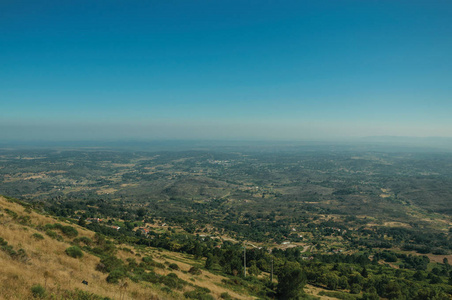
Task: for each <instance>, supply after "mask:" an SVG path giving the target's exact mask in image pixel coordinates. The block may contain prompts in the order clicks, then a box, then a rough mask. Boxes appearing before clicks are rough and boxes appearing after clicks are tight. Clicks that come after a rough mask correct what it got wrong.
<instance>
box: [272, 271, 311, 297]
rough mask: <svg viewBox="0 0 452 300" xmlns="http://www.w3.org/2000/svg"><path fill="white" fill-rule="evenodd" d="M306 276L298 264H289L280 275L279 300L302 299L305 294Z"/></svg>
mask: <svg viewBox="0 0 452 300" xmlns="http://www.w3.org/2000/svg"><path fill="white" fill-rule="evenodd" d="M305 284H306V276H305V274H304V273H303V271H302V270H301V267H300V265H299V264H298V263H296V262H287V263H286V264H285V265H284V267H283V268H282V269H281V270H280V272H279V274H278V286H277V288H276V289H277V294H278V299H284V300H292V299H300V298H301V296H302V295H303V294H304V292H303V287H304V285H305Z"/></svg>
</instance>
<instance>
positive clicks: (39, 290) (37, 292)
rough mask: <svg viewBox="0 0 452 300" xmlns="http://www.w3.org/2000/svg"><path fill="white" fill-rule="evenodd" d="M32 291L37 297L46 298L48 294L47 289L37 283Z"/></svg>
mask: <svg viewBox="0 0 452 300" xmlns="http://www.w3.org/2000/svg"><path fill="white" fill-rule="evenodd" d="M31 293H32V294H33V297H35V298H44V297H45V295H46V290H45V288H44V287H43V286H42V285H40V284H35V285H33V286H32V287H31Z"/></svg>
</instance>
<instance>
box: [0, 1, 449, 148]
mask: <svg viewBox="0 0 452 300" xmlns="http://www.w3.org/2000/svg"><path fill="white" fill-rule="evenodd" d="M451 16H452V2H450V1H435V0H434V1H397V0H392V1H389V0H388V1H376V0H368V1H367V0H366V1H337V0H334V1H333V0H332V1H300V0H298V1H269V0H266V1H263V0H260V1H114V0H108V1H107V0H106V1H102V0H99V1H28V2H27V1H12V0H6V1H1V2H0V138H1V139H18V140H27V139H43V140H72V139H74V140H83V139H124V138H126V139H264V140H265V139H268V140H273V139H285V140H291V139H293V140H305V139H308V140H312V139H331V138H353V137H362V136H374V135H395V136H398V135H401V136H448V137H452V118H451V116H452V97H451V96H452V22H450V18H451Z"/></svg>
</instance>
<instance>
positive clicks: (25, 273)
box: [0, 197, 253, 299]
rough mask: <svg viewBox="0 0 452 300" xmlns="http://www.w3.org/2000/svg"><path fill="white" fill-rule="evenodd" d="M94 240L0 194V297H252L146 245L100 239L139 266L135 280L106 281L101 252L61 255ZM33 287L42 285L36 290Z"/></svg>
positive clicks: (89, 234)
mask: <svg viewBox="0 0 452 300" xmlns="http://www.w3.org/2000/svg"><path fill="white" fill-rule="evenodd" d="M68 228H69V229H68ZM70 228H72V229H70ZM74 229H75V230H74ZM99 239H100V238H99V236H97V235H96V234H95V233H94V232H92V231H89V230H86V229H85V228H83V227H80V226H78V225H76V224H71V223H70V222H68V221H65V220H62V219H61V220H58V219H56V218H54V217H52V216H45V215H42V214H40V213H38V212H36V211H34V210H33V209H32V208H31V207H29V206H27V205H26V204H25V206H24V204H19V203H17V201H16V200H13V199H6V198H4V197H0V266H1V268H0V291H1V293H0V298H2V299H29V298H33V297H35V296H39V295H42V296H43V297H44V298H46V299H50V298H52V299H53V297H57V298H60V297H61V298H63V299H104V298H105V297H108V298H111V299H182V298H185V297H184V295H183V294H184V293H187V292H188V293H189V292H192V295H196V294H198V295H203V297H207V298H203V299H214V298H221V297H226V298H227V297H233V298H237V299H252V298H253V297H250V296H248V295H247V294H246V293H238V292H235V291H232V290H228V289H227V288H225V287H222V286H221V285H222V284H221V283H222V280H224V279H225V278H224V277H222V276H219V275H216V274H211V273H209V272H207V271H205V270H202V272H200V273H201V274H199V271H198V273H197V274H192V273H193V272H192V273H190V272H189V270H190V269H191V268H192V267H193V266H195V265H198V266H201V265H202V264H203V262H202V260H201V261H199V260H198V261H196V260H194V259H193V257H191V256H190V255H183V254H180V253H174V252H169V251H165V250H162V249H155V248H150V247H143V248H140V249H133V248H131V247H130V246H126V245H123V244H118V243H117V242H110V241H108V240H103V241H101V242H102V243H104V249H106V248H111V249H110V250H109V251H110V252H109V253H114V255H112V256H114V257H116V258H118V259H121V260H122V261H123V262H124V265H125V264H126V263H125V262H127V263H128V264H129V266H130V265H135V266H136V267H135V269H139V266H140V267H143V268H145V269H146V270H145V271H144V272H142V274H144V275H142V276H144V277H145V276H147V277H146V278H149V280H147V281H143V280H136V282H134V281H133V280H130V279H128V278H119V280H114V279H111V278H110V279H109V281H110V282H112V283H108V282H107V280H106V279H107V278H108V276H109V274H108V273H107V272H105V273H103V272H101V271H102V268H103V267H105V266H104V264H102V263H101V257H103V256H102V255H98V256H96V255H93V254H90V253H88V252H87V251H83V257H81V258H73V257H71V256H69V255H68V254H67V253H66V252H67V251H66V250H67V249H68V248H70V247H72V246H77V245H78V246H80V247H81V248H82V249H84V248H83V247H82V246H83V245H85V244H90V243H92V244H96V242H97V243H100V242H99ZM92 249H100V248H99V247H97V248H95V247H93V248H92ZM93 251H100V250H93ZM105 251H107V250H105ZM143 257H147V258H149V261H150V263H151V264H152V267H147V266H146V265H145V264H144V263H143V261H145V259H143ZM151 257H152V258H151ZM104 263H105V261H104ZM175 265H177V267H176V266H175ZM83 281H86V282H87V283H88V284H87V285H86V284H84V283H83ZM37 285H40V286H41V287H42V288H43V289H42V290H44V291H41V292H42V294H41V292H40V290H39V289H40V288H39V287H37ZM33 291H34V293H33ZM226 293H228V295H226Z"/></svg>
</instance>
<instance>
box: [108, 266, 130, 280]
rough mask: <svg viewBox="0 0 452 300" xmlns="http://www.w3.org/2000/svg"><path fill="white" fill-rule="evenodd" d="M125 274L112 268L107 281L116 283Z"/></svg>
mask: <svg viewBox="0 0 452 300" xmlns="http://www.w3.org/2000/svg"><path fill="white" fill-rule="evenodd" d="M125 276H126V274H125V273H124V272H123V271H122V270H118V269H117V270H113V271H112V272H111V273H110V274H108V277H107V282H108V283H118V281H119V280H120V279H121V278H124V277H125Z"/></svg>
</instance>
